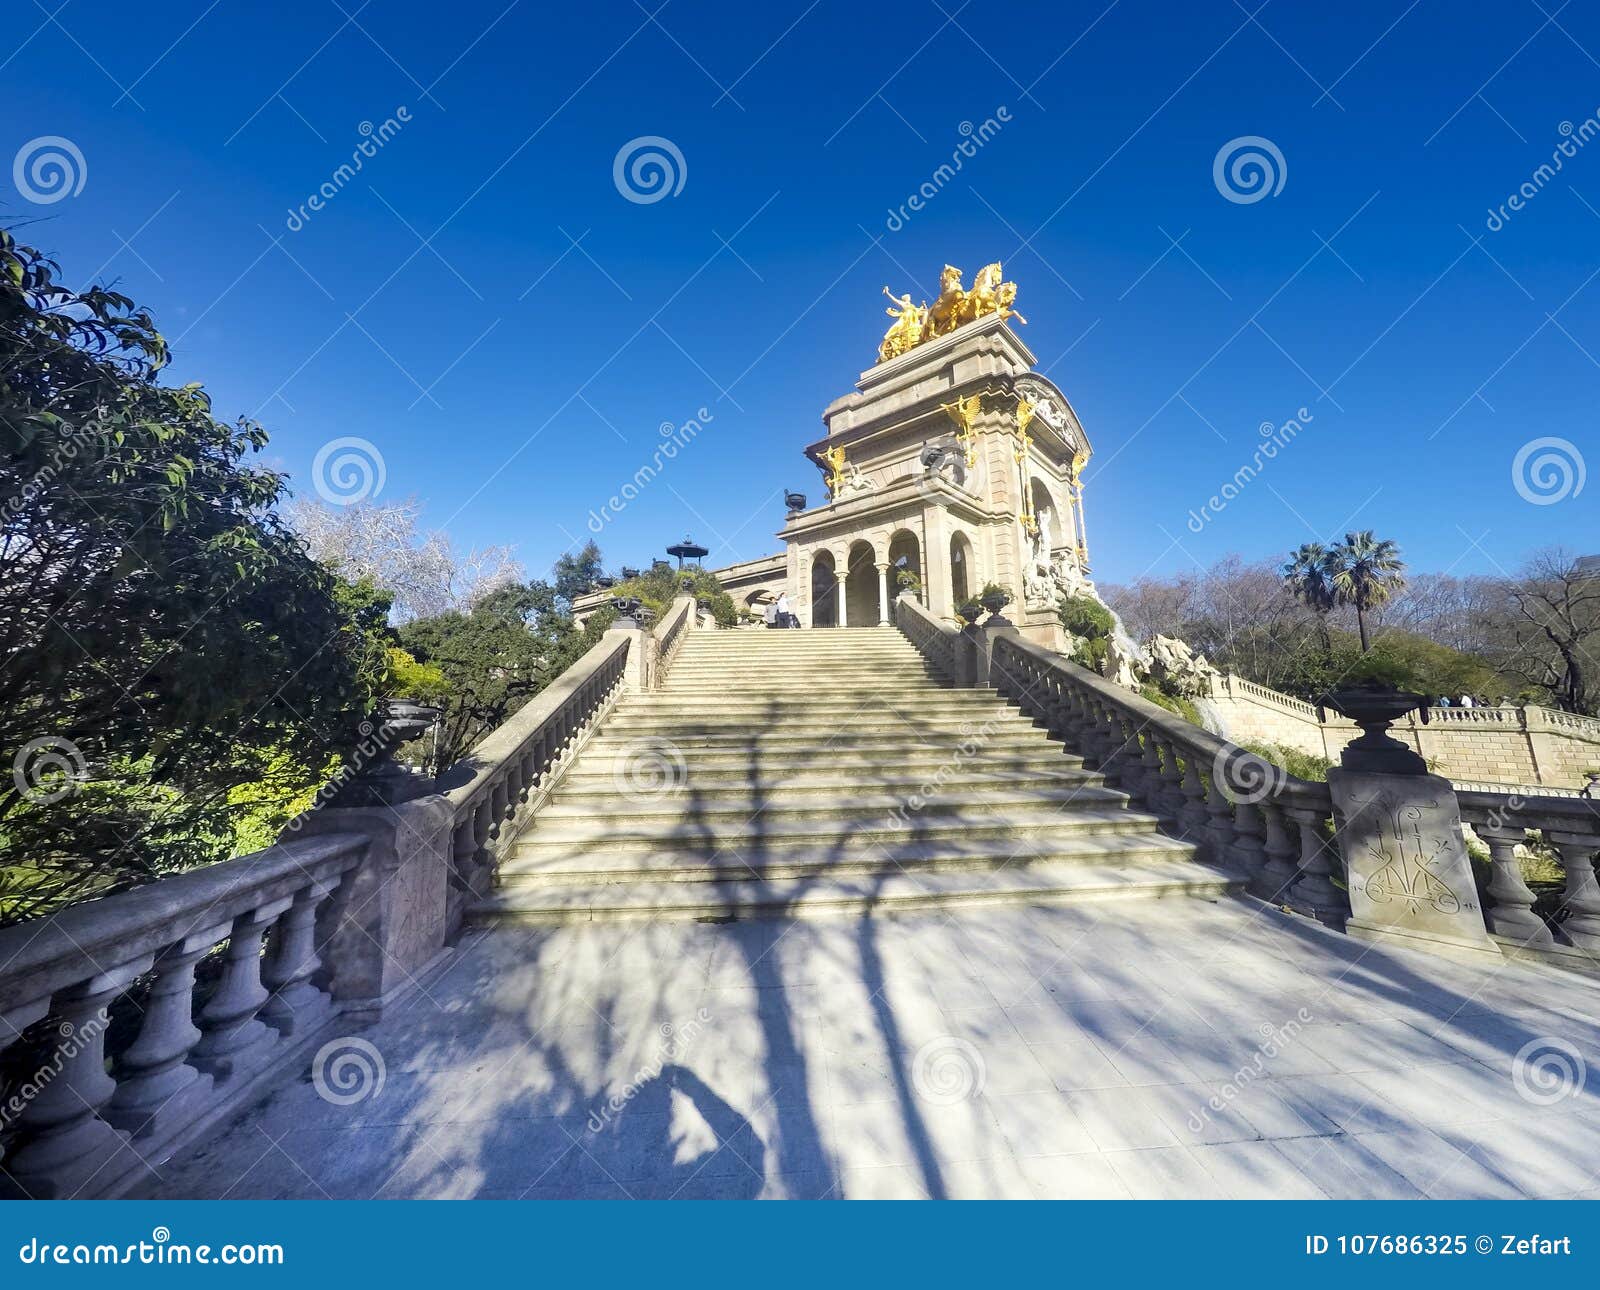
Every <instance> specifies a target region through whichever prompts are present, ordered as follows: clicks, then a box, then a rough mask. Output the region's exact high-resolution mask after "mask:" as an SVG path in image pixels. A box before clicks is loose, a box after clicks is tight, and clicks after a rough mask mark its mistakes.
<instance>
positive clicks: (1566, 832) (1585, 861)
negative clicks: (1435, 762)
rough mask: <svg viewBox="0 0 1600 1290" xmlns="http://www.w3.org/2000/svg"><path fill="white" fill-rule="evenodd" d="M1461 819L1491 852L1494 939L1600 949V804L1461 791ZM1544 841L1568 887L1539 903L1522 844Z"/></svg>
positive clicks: (1588, 951) (1488, 905) (1489, 917)
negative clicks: (1599, 876) (1599, 857)
mask: <svg viewBox="0 0 1600 1290" xmlns="http://www.w3.org/2000/svg"><path fill="white" fill-rule="evenodd" d="M1456 800H1457V802H1459V803H1460V806H1461V818H1462V820H1463V822H1465V823H1466V824H1467V825H1468V826H1469V827H1470V828H1471V829H1472V831H1473V832H1474V833H1475V834H1477V836H1478V837H1479V838H1480V839H1482V841H1483V844H1484V846H1486V847H1487V848H1488V850H1489V863H1490V867H1491V876H1490V880H1489V886H1488V890H1487V891H1486V892H1485V900H1484V921H1485V922H1486V923H1487V924H1488V927H1489V930H1490V931H1491V932H1493V933H1494V934H1495V935H1496V936H1499V937H1503V938H1506V939H1508V940H1510V941H1512V942H1514V943H1516V944H1517V945H1520V946H1522V947H1525V948H1529V949H1533V950H1551V949H1555V948H1558V947H1562V946H1569V947H1572V948H1573V949H1575V950H1578V951H1581V952H1582V953H1583V954H1584V955H1585V956H1586V957H1589V956H1593V955H1595V954H1597V953H1600V883H1597V882H1596V879H1595V859H1596V854H1597V853H1600V801H1596V800H1594V799H1592V798H1586V797H1576V796H1574V797H1552V796H1545V795H1539V794H1537V793H1534V794H1530V795H1528V796H1523V795H1522V794H1521V793H1505V792H1476V791H1471V790H1467V789H1463V788H1461V787H1460V786H1458V787H1457V790H1456ZM1535 842H1537V843H1542V845H1543V848H1544V852H1545V854H1546V855H1547V856H1548V857H1549V858H1551V859H1552V860H1555V861H1556V862H1557V863H1558V864H1559V866H1560V868H1561V870H1562V880H1563V882H1562V888H1561V891H1560V892H1559V893H1552V897H1553V898H1547V899H1544V900H1541V899H1540V898H1539V896H1538V895H1537V894H1536V893H1535V892H1534V891H1533V889H1532V888H1531V887H1529V886H1528V883H1527V881H1526V879H1525V878H1524V877H1523V872H1522V862H1521V858H1520V857H1519V855H1518V851H1517V848H1518V847H1524V848H1526V847H1527V846H1529V845H1530V844H1532V843H1535Z"/></svg>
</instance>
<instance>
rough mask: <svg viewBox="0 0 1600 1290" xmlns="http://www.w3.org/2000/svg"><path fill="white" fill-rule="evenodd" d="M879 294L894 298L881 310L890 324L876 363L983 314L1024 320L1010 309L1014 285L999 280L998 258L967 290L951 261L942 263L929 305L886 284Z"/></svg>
mask: <svg viewBox="0 0 1600 1290" xmlns="http://www.w3.org/2000/svg"><path fill="white" fill-rule="evenodd" d="M883 294H884V295H886V296H888V297H889V299H890V300H892V301H894V305H892V306H891V307H890V308H889V309H887V310H886V311H885V312H886V313H888V315H889V316H890V317H891V318H893V319H894V323H893V325H891V326H890V328H889V330H888V331H886V332H884V334H883V343H882V344H881V345H879V346H878V361H879V362H880V363H886V362H888V361H889V360H890V359H891V358H898V357H899V356H900V355H901V354H904V353H905V352H906V351H907V350H909V349H913V348H915V347H916V346H918V345H920V344H922V342H923V341H925V340H932V339H933V338H934V337H935V336H943V335H945V334H946V333H948V332H952V331H954V330H955V329H956V328H957V327H959V326H961V324H962V323H969V322H972V321H974V320H975V319H978V318H982V317H983V316H984V315H985V314H999V315H1000V316H1001V317H1002V318H1015V319H1016V320H1017V321H1018V322H1022V323H1025V322H1027V321H1028V320H1027V319H1026V318H1024V317H1023V316H1022V315H1021V314H1019V313H1018V312H1017V311H1016V310H1015V309H1013V308H1012V306H1013V305H1014V304H1015V303H1016V299H1017V284H1016V283H1015V282H1002V281H1001V280H1000V262H999V261H998V260H996V261H995V262H994V263H993V264H986V265H984V266H983V268H981V269H979V270H978V276H977V277H976V278H974V279H973V280H972V290H971V291H966V290H963V288H962V286H961V270H960V269H958V268H956V267H955V266H954V265H953V264H947V265H945V266H944V270H943V272H941V273H940V274H939V297H938V299H937V300H935V301H934V302H933V304H932V305H929V304H927V303H926V302H924V303H923V304H920V305H914V304H912V303H911V297H910V295H909V294H908V295H903V296H897V295H895V294H894V292H892V291H890V290H889V288H888V287H885V288H884V289H883Z"/></svg>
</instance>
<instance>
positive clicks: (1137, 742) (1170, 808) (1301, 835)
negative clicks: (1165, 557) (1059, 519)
mask: <svg viewBox="0 0 1600 1290" xmlns="http://www.w3.org/2000/svg"><path fill="white" fill-rule="evenodd" d="M913 640H915V637H913ZM992 644H993V661H992V665H991V671H990V679H991V681H992V683H993V685H994V686H995V688H996V689H997V690H998V691H999V692H1000V694H1001V695H1002V696H1003V697H1005V698H1006V699H1008V700H1010V701H1011V702H1013V703H1016V704H1017V705H1018V706H1019V707H1021V709H1022V710H1023V711H1024V712H1026V713H1027V714H1029V715H1030V716H1032V717H1033V718H1034V719H1035V720H1036V721H1037V722H1038V723H1039V724H1041V725H1043V726H1044V727H1045V728H1046V729H1047V730H1048V732H1049V733H1050V735H1051V736H1052V737H1053V738H1057V739H1060V740H1061V741H1062V742H1063V743H1065V744H1066V745H1067V746H1068V747H1069V748H1071V749H1072V750H1073V751H1074V752H1076V753H1078V754H1079V755H1080V756H1082V757H1083V759H1084V764H1085V765H1087V766H1088V767H1089V768H1090V769H1093V770H1098V771H1099V772H1100V773H1101V774H1102V775H1103V776H1104V777H1105V779H1106V781H1107V783H1109V784H1111V785H1112V786H1114V787H1116V788H1119V789H1121V790H1122V791H1123V792H1125V793H1127V794H1128V796H1129V797H1130V798H1131V799H1132V800H1133V802H1135V803H1137V804H1138V805H1140V806H1142V807H1143V808H1144V809H1145V810H1147V811H1149V812H1151V813H1152V814H1154V815H1156V816H1157V817H1158V818H1159V819H1160V820H1161V822H1162V825H1163V827H1164V828H1165V829H1166V830H1167V831H1168V832H1169V833H1171V834H1172V835H1173V836H1175V837H1178V838H1180V839H1183V840H1185V841H1188V842H1191V843H1193V844H1194V845H1195V847H1196V850H1197V854H1198V856H1199V858H1200V859H1201V860H1202V861H1203V862H1205V863H1208V864H1211V865H1214V866H1217V867H1219V868H1223V869H1226V870H1228V871H1230V872H1233V873H1236V874H1238V875H1239V876H1240V877H1242V878H1243V879H1244V880H1245V881H1246V883H1247V885H1248V888H1249V890H1250V891H1251V892H1252V893H1253V894H1255V895H1257V896H1259V897H1261V898H1262V899H1264V900H1270V901H1273V902H1276V903H1279V904H1284V905H1287V906H1289V907H1290V908H1293V909H1296V910H1299V911H1300V912H1302V913H1305V914H1307V915H1310V916H1311V917H1314V918H1317V919H1320V920H1321V921H1323V922H1327V923H1330V924H1333V925H1336V926H1342V924H1343V922H1344V920H1345V919H1346V918H1347V917H1348V915H1349V901H1348V899H1347V898H1346V895H1345V892H1344V890H1343V889H1342V888H1341V887H1340V886H1339V885H1338V883H1336V881H1335V879H1336V878H1342V869H1341V864H1340V861H1339V854H1338V850H1337V848H1336V847H1335V845H1334V843H1333V835H1332V827H1331V819H1332V815H1333V803H1332V798H1331V796H1330V794H1329V790H1328V786H1327V785H1326V784H1323V783H1315V782H1312V781H1309V780H1303V779H1299V778H1297V777H1296V776H1294V775H1291V774H1289V773H1288V772H1287V771H1284V770H1282V769H1281V768H1280V767H1278V766H1276V765H1273V764H1272V763H1270V762H1267V761H1265V760H1263V759H1262V758H1260V757H1258V756H1257V755H1256V754H1254V753H1252V752H1250V751H1248V750H1247V749H1244V748H1241V747H1239V746H1238V745H1237V744H1232V743H1229V742H1228V741H1227V740H1225V739H1221V738H1218V737H1217V736H1216V735H1213V734H1211V733H1210V732H1209V731H1206V730H1203V729H1201V728H1200V727H1199V726H1196V725H1194V724H1192V723H1191V722H1188V721H1185V720H1184V719H1183V718H1181V717H1179V716H1176V715H1174V714H1173V713H1171V712H1168V711H1167V710H1166V709H1165V708H1162V707H1160V706H1158V705H1157V704H1154V703H1151V702H1150V701H1149V700H1148V699H1145V698H1143V697H1142V696H1140V695H1138V694H1134V693H1133V692H1131V691H1129V690H1126V689H1124V688H1122V687H1121V686H1118V685H1115V684H1113V683H1112V682H1110V681H1108V680H1106V679H1105V678H1104V677H1101V676H1098V675H1096V674H1095V673H1093V672H1091V671H1089V670H1088V669H1087V668H1083V667H1080V666H1079V665H1078V664H1076V663H1073V662H1072V661H1070V660H1069V659H1066V658H1063V657H1062V656H1061V655H1059V654H1056V653H1054V652H1053V651H1051V650H1047V649H1044V648H1043V647H1041V646H1038V645H1035V644H1033V643H1032V642H1031V641H1028V640H1025V639H1023V638H1022V637H1020V636H1012V635H1001V634H996V635H995V636H994V637H993V642H992Z"/></svg>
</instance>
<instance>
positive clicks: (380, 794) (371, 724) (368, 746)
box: [334, 699, 442, 806]
mask: <svg viewBox="0 0 1600 1290" xmlns="http://www.w3.org/2000/svg"><path fill="white" fill-rule="evenodd" d="M381 704H382V706H380V707H379V709H378V711H377V712H375V713H373V715H372V716H371V718H369V720H368V722H367V723H366V727H365V728H366V729H368V730H371V732H372V736H373V737H371V738H368V739H367V740H364V741H363V743H362V744H361V745H360V746H359V747H358V749H357V751H356V758H357V763H356V765H355V766H354V767H353V769H354V770H355V774H354V776H353V777H352V778H351V779H349V780H348V781H346V783H345V785H344V787H343V788H341V789H340V790H339V793H338V795H337V797H336V798H335V799H334V800H335V803H336V804H337V805H339V806H398V805H399V804H400V803H401V802H409V801H412V800H413V799H415V798H418V797H425V796H427V795H428V794H429V793H431V792H433V779H432V778H431V777H430V776H427V775H418V774H415V773H413V772H412V771H410V770H407V769H406V768H405V767H404V766H402V765H400V764H399V763H398V762H397V761H395V759H394V750H395V749H396V748H398V747H399V746H400V745H401V744H404V743H409V742H410V741H411V740H413V739H420V738H421V737H422V736H423V735H425V734H427V733H428V731H430V730H432V729H433V727H434V725H435V723H436V722H437V721H438V720H439V713H440V712H441V711H442V709H440V708H437V707H435V706H434V705H433V704H431V703H419V702H417V701H416V700H415V699H384V700H382V701H381ZM374 749H375V751H374ZM363 757H364V758H365V761H364V762H362V761H361V760H360V759H362V758H363Z"/></svg>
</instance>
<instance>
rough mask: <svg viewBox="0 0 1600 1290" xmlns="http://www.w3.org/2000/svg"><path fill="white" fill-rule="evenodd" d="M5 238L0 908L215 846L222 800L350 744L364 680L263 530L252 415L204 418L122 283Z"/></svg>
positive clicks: (332, 618)
mask: <svg viewBox="0 0 1600 1290" xmlns="http://www.w3.org/2000/svg"><path fill="white" fill-rule="evenodd" d="M59 273H60V270H59V268H58V266H57V265H56V264H54V263H53V262H52V261H50V260H48V259H46V258H45V257H44V256H42V255H41V254H40V253H39V252H38V251H36V250H34V249H33V248H31V247H27V246H23V245H20V244H19V243H18V242H17V241H16V240H15V238H14V237H13V236H12V235H11V233H10V232H8V231H5V230H0V660H3V665H0V757H3V760H4V763H5V765H6V768H7V770H8V771H9V770H10V769H11V768H12V767H15V768H16V770H17V772H18V773H17V774H16V775H15V776H13V775H11V774H9V773H7V774H5V775H4V776H0V918H7V919H10V918H17V917H22V916H26V915H30V914H35V913H39V912H43V911H45V910H47V909H50V908H54V907H56V906H58V905H60V904H62V903H64V902H67V901H70V900H73V899H77V898H80V897H82V896H84V895H87V894H92V893H99V892H105V891H109V890H114V889H116V888H119V887H123V886H127V885H129V884H131V883H134V882H138V881H141V880H145V879H148V878H151V877H153V876H156V875H158V874H160V873H163V872H167V871H170V870H172V869H176V868H183V867H186V866H188V865H191V864H195V863H201V862H204V861H206V860H211V859H217V858H221V857H223V856H226V855H227V854H228V853H229V851H230V850H231V841H232V836H233V833H232V828H231V826H230V819H231V817H232V815H233V813H234V812H235V811H236V810H237V809H238V807H237V803H234V802H230V795H231V794H233V792H234V790H235V789H237V788H239V787H240V786H241V785H244V784H248V783H255V782H259V780H260V778H261V775H262V772H263V767H264V766H266V767H268V768H270V767H271V766H273V765H280V766H282V768H283V769H284V775H285V778H286V780H288V781H291V782H286V783H284V784H282V785H281V787H282V790H283V793H284V795H285V797H289V796H293V794H294V793H295V792H298V791H301V790H302V789H303V788H304V787H305V786H306V785H307V784H312V783H314V782H315V780H316V777H317V776H318V775H319V774H320V773H321V771H322V769H323V768H324V766H325V765H326V764H327V762H328V760H329V759H330V758H337V757H338V756H340V755H342V754H343V753H344V752H345V751H347V750H349V749H350V748H353V746H354V743H355V738H356V728H357V725H358V723H359V721H360V719H361V716H362V715H363V712H364V710H365V708H366V707H367V704H368V702H369V700H370V697H371V694H372V691H373V688H374V686H375V685H376V684H377V680H378V675H377V664H376V661H375V660H374V658H373V657H372V655H371V653H370V651H369V649H368V644H369V643H368V641H367V639H366V637H365V635H364V632H363V629H362V628H361V627H360V626H359V625H358V624H357V623H356V622H355V621H353V620H352V618H351V617H350V615H349V614H348V613H347V612H345V610H344V609H343V608H342V607H341V605H340V603H339V601H338V598H337V597H338V592H337V585H336V583H335V581H334V579H333V577H332V575H331V574H330V573H329V571H328V570H327V569H325V568H323V567H322V566H320V565H318V564H317V563H316V562H315V561H313V560H311V559H310V558H309V557H308V556H307V555H306V554H305V552H304V551H303V550H302V548H301V546H300V544H299V542H298V541H297V540H296V539H295V537H294V535H293V534H291V533H290V532H289V531H288V530H287V529H286V528H285V527H284V526H283V525H282V524H281V523H280V522H279V520H278V518H277V515H276V511H275V507H276V505H277V503H278V502H279V500H280V498H281V497H282V495H283V493H284V485H285V481H284V478H283V476H281V475H280V474H278V473H276V472H273V471H270V470H266V469H264V468H262V467H260V466H258V465H255V464H253V463H252V462H251V461H250V460H249V459H250V458H251V457H252V456H253V455H254V454H255V453H257V452H258V451H259V450H260V449H261V448H262V447H263V445H264V444H265V443H266V441H267V436H266V432H265V431H264V430H263V429H262V427H261V426H259V425H258V424H256V423H255V422H253V421H248V420H240V421H239V422H237V423H235V424H231V425H230V424H228V423H225V422H223V421H220V420H218V419H217V418H216V417H214V416H213V415H212V410H211V403H210V400H209V399H208V398H207V396H206V393H205V391H204V390H203V389H202V388H201V387H200V386H199V385H185V386H181V387H172V386H167V385H162V384H161V383H160V382H159V380H158V376H159V374H160V372H161V371H162V369H163V368H164V367H165V366H166V364H167V362H168V358H169V354H168V348H167V343H166V341H165V340H164V339H163V338H162V336H161V334H160V332H159V331H158V330H157V329H156V326H155V322H154V320H153V319H152V318H151V316H150V314H149V313H148V312H147V311H145V310H143V309H140V308H139V307H138V306H136V305H135V304H134V302H133V301H132V300H130V299H129V298H128V297H126V296H124V295H121V294H119V293H117V292H113V291H107V290H105V289H103V288H101V287H98V286H90V287H88V288H86V289H84V290H82V291H78V290H73V289H71V288H68V287H66V286H64V285H62V284H61V283H60V282H59V280H58V278H59Z"/></svg>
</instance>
